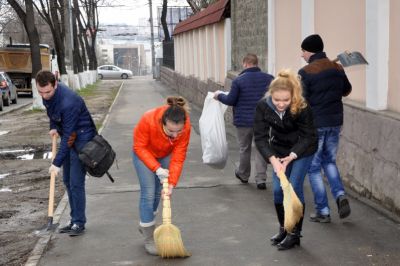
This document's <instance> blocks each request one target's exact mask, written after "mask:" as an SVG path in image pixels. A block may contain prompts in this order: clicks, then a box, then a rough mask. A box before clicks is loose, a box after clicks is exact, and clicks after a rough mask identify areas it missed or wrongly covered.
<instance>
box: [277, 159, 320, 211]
mask: <svg viewBox="0 0 400 266" xmlns="http://www.w3.org/2000/svg"><path fill="white" fill-rule="evenodd" d="M312 158H313V156H312V155H310V156H307V157H303V158H300V159H297V160H294V161H293V162H292V163H290V164H289V165H288V166H287V167H286V172H285V174H286V176H287V178H288V180H289V182H290V183H291V184H292V187H293V190H294V191H295V192H296V195H297V197H299V199H300V201H301V202H302V203H303V205H304V193H303V184H304V178H305V176H306V174H307V171H308V168H309V167H310V163H311V160H312ZM272 181H273V186H274V203H275V204H283V191H282V188H281V182H280V180H279V177H278V176H277V175H276V173H275V172H273V173H272Z"/></svg>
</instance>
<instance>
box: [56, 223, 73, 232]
mask: <svg viewBox="0 0 400 266" xmlns="http://www.w3.org/2000/svg"><path fill="white" fill-rule="evenodd" d="M71 227H72V223H69V224H68V225H66V226H64V227H61V228H60V229H58V233H60V234H65V233H69V232H70V231H71Z"/></svg>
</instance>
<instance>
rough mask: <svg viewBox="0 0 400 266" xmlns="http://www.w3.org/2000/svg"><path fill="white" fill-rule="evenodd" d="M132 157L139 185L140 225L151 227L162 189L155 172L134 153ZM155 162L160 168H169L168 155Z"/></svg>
mask: <svg viewBox="0 0 400 266" xmlns="http://www.w3.org/2000/svg"><path fill="white" fill-rule="evenodd" d="M132 157H133V165H134V166H135V169H136V174H137V176H138V178H139V183H140V201H139V212H140V225H141V226H145V227H147V226H152V225H153V224H155V213H156V212H157V208H158V204H159V203H160V197H161V189H162V186H161V183H160V179H158V177H157V175H156V173H155V172H153V171H151V170H150V169H149V168H147V166H146V165H145V164H144V163H143V162H142V161H141V160H140V159H139V157H138V156H137V155H136V154H135V153H134V152H132ZM157 160H158V161H159V162H160V164H161V167H162V168H165V169H168V168H169V161H170V156H169V155H168V156H166V157H164V158H161V159H157Z"/></svg>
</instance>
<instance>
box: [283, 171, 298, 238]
mask: <svg viewBox="0 0 400 266" xmlns="http://www.w3.org/2000/svg"><path fill="white" fill-rule="evenodd" d="M279 178H280V181H281V187H282V191H283V208H284V210H285V221H284V226H283V227H284V228H285V230H286V231H287V232H292V231H293V228H294V227H295V225H296V224H297V223H298V222H299V221H300V219H301V217H303V204H302V203H301V201H300V200H299V198H298V197H297V194H296V192H295V191H294V189H293V187H292V185H291V184H290V183H289V181H288V180H287V177H286V175H285V174H284V173H280V174H279Z"/></svg>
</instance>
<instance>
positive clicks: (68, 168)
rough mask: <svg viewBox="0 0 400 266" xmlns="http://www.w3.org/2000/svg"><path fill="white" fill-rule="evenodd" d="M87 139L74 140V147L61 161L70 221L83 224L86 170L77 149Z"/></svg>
mask: <svg viewBox="0 0 400 266" xmlns="http://www.w3.org/2000/svg"><path fill="white" fill-rule="evenodd" d="M86 142H87V141H79V142H78V141H75V143H74V146H75V147H76V149H70V150H69V153H67V156H66V157H65V160H64V163H63V182H64V185H65V188H66V190H67V194H68V201H69V207H70V209H71V211H70V216H71V223H73V224H77V225H79V226H84V225H85V223H86V215H85V209H86V193H85V177H86V170H85V168H84V166H83V165H82V163H81V161H80V160H79V157H78V153H77V150H80V149H81V148H82V147H83V146H84V144H86Z"/></svg>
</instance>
